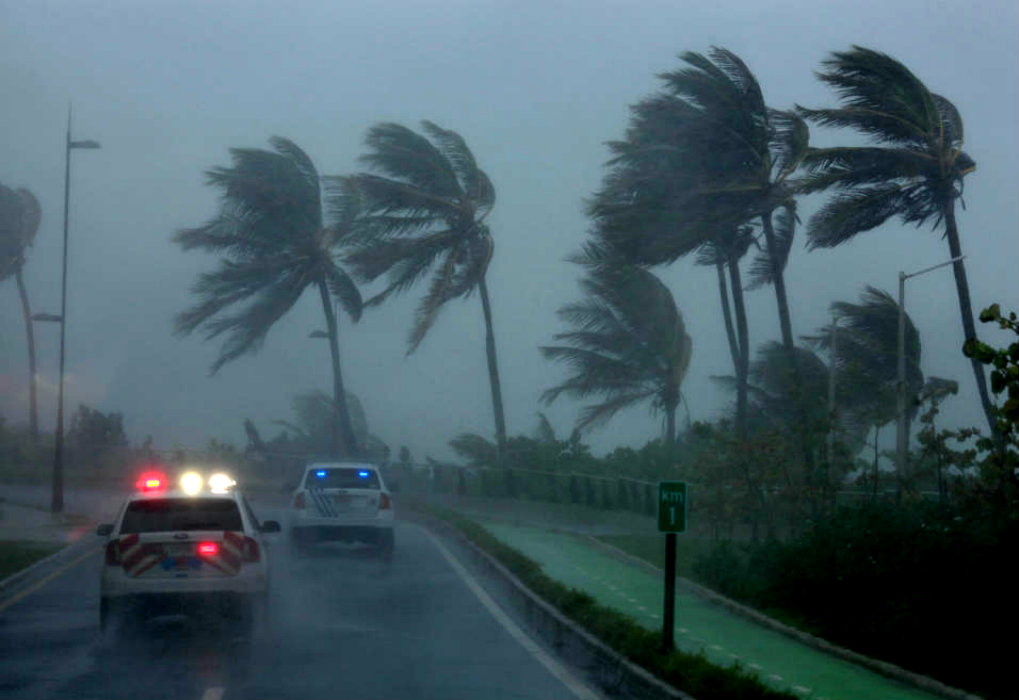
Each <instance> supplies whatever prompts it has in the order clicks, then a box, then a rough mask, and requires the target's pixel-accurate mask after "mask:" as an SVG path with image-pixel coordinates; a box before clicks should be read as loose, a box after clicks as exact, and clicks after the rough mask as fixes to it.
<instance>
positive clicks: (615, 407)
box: [541, 264, 692, 445]
mask: <svg viewBox="0 0 1019 700" xmlns="http://www.w3.org/2000/svg"><path fill="white" fill-rule="evenodd" d="M581 286H582V288H583V290H584V292H585V295H586V297H587V298H586V299H585V300H584V301H581V302H577V303H574V304H569V305H567V306H565V307H563V308H562V309H560V310H559V317H560V318H561V319H563V320H564V321H566V323H568V324H569V325H571V326H573V330H570V331H568V332H565V333H558V334H556V336H555V338H556V340H559V341H563V342H564V343H565V344H564V345H554V346H546V347H542V348H541V352H542V354H543V355H544V356H545V357H546V358H548V359H551V360H556V361H562V362H565V363H566V364H568V365H569V366H570V368H571V369H572V371H573V376H572V377H570V378H569V379H567V380H566V381H565V382H563V383H562V384H560V385H558V386H555V387H553V388H551V389H548V390H547V391H545V393H544V394H543V395H542V400H543V401H544V402H545V403H546V404H548V403H551V402H553V401H555V399H556V398H558V397H559V396H560V395H561V394H564V393H565V394H567V395H569V396H572V397H574V398H579V399H585V398H588V397H591V396H601V397H604V401H602V402H601V403H596V404H593V405H591V406H588V407H586V408H585V409H584V410H583V411H582V413H581V415H580V418H579V419H578V421H577V428H578V429H579V430H585V429H588V428H592V427H595V426H599V425H602V424H604V423H605V422H607V421H608V420H609V419H610V418H612V416H614V415H615V414H616V413H617V412H618V411H620V410H621V409H623V408H626V407H628V406H631V405H633V404H636V403H639V402H642V401H651V406H652V409H654V410H660V411H663V412H664V413H665V430H664V438H665V441H666V442H667V444H669V445H673V444H675V442H676V408H677V406H678V405H679V401H680V395H681V393H680V390H681V387H682V384H683V378H684V377H685V376H686V371H687V368H688V367H689V365H690V355H691V350H692V343H691V340H690V336H689V335H687V333H686V327H685V325H684V324H683V316H682V314H681V313H680V312H679V309H678V308H677V307H676V302H675V300H674V299H673V297H672V293H671V292H670V291H669V290H668V288H667V287H666V286H665V285H664V284H662V282H661V281H660V280H659V279H658V278H657V277H655V276H654V275H653V274H652V273H650V272H648V271H647V270H644V269H642V268H639V267H635V266H618V265H600V264H593V265H592V266H591V267H590V269H589V272H588V274H587V275H586V276H585V278H584V279H583V280H582V281H581Z"/></svg>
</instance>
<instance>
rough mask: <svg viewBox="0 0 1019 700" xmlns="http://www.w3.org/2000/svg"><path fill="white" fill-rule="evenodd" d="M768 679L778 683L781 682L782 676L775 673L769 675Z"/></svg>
mask: <svg viewBox="0 0 1019 700" xmlns="http://www.w3.org/2000/svg"><path fill="white" fill-rule="evenodd" d="M768 678H770V679H771V680H773V681H780V680H782V676H780V675H778V674H777V673H773V674H771V675H770V676H768Z"/></svg>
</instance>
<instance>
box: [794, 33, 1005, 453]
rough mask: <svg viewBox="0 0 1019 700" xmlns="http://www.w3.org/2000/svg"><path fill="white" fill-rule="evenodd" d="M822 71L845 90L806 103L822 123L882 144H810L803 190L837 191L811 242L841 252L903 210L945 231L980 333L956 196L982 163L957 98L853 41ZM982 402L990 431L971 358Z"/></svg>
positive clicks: (966, 306) (982, 383)
mask: <svg viewBox="0 0 1019 700" xmlns="http://www.w3.org/2000/svg"><path fill="white" fill-rule="evenodd" d="M822 65H823V66H824V68H825V70H824V71H822V72H821V73H819V74H818V77H819V78H820V79H821V80H822V81H823V82H825V83H827V84H828V85H830V86H832V87H833V88H834V89H835V90H836V92H837V93H838V96H839V99H840V101H841V102H842V106H841V107H840V108H837V109H804V108H802V107H801V108H799V110H800V113H801V114H802V115H803V116H805V117H806V118H807V119H809V120H811V121H814V122H816V123H818V124H821V125H824V126H834V127H839V128H848V129H853V130H855V131H857V132H860V133H861V134H863V135H865V136H867V137H869V138H870V140H871V141H872V143H873V144H874V145H869V146H855V147H849V146H847V147H839V148H821V149H811V150H810V152H809V153H808V155H807V156H806V158H805V159H804V165H805V166H806V168H807V170H808V172H809V175H808V176H807V177H806V178H805V179H804V180H803V182H802V188H801V189H802V191H803V192H817V191H821V190H827V189H834V190H835V194H834V195H833V196H832V197H831V198H830V199H829V200H828V201H827V202H826V203H825V204H824V206H823V207H821V209H820V210H818V212H817V213H816V214H814V216H813V217H812V218H811V220H810V223H809V227H808V230H807V235H808V238H809V245H810V247H811V248H833V247H835V246H838V245H842V244H843V243H845V242H847V241H849V240H851V239H853V238H854V237H855V236H856V235H857V234H859V233H862V232H864V231H869V230H871V229H873V228H877V227H878V226H880V225H881V224H883V223H884V222H886V221H887V220H888V219H890V218H892V217H895V216H898V217H899V218H900V219H901V220H902V221H903V222H904V223H907V224H916V225H917V226H922V225H924V224H930V225H931V226H932V227H933V228H935V229H943V230H944V233H945V237H946V238H947V239H948V249H949V252H950V253H951V256H952V258H955V264H954V271H955V287H956V293H957V295H958V298H959V311H960V314H961V316H962V327H963V331H964V332H965V335H966V338H976V327H975V325H974V322H973V306H972V303H971V302H970V294H969V283H968V282H967V280H966V268H965V266H964V265H963V262H962V260H960V259H959V258H960V256H961V255H962V247H961V245H960V243H959V228H958V224H957V223H956V220H955V202H956V200H957V199H959V198H961V196H962V189H963V178H964V177H965V176H966V175H968V174H969V173H971V172H973V171H974V170H975V169H976V163H975V162H974V161H973V159H972V158H971V157H970V156H969V155H968V154H967V153H966V152H964V151H963V150H962V146H963V126H962V117H961V116H960V114H959V111H958V110H957V109H956V108H955V105H953V104H952V103H951V102H950V101H949V100H947V99H946V98H944V97H942V96H941V95H938V94H936V93H933V92H931V91H930V90H928V89H927V86H926V85H924V83H923V82H922V81H921V80H920V79H919V78H918V77H916V76H915V75H914V74H913V73H912V72H910V71H909V69H907V68H906V67H905V66H904V65H902V64H901V63H899V62H898V61H896V60H895V59H894V58H892V57H891V56H888V55H886V54H883V53H880V52H878V51H873V50H871V49H866V48H863V47H860V46H854V47H853V48H852V49H851V50H850V51H845V52H835V53H833V54H832V55H831V57H830V58H828V59H827V60H825V61H824V63H823V64H822ZM972 365H973V374H974V376H975V377H976V382H977V390H978V391H979V393H980V402H981V405H982V406H983V409H984V414H985V415H986V417H987V422H988V425H989V426H990V427H991V431H992V433H996V421H995V417H994V406H993V404H992V403H991V399H990V396H989V395H988V393H987V380H986V377H985V376H984V371H983V367H982V365H981V364H980V363H979V362H978V361H976V360H972Z"/></svg>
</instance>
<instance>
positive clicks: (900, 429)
mask: <svg viewBox="0 0 1019 700" xmlns="http://www.w3.org/2000/svg"><path fill="white" fill-rule="evenodd" d="M965 257H966V256H965V255H960V256H959V257H957V258H952V259H951V260H948V261H946V262H943V263H939V264H937V265H932V266H931V267H927V268H924V269H923V270H920V271H918V272H913V273H910V274H906V273H905V272H903V271H902V270H899V343H898V345H899V348H898V377H897V383H896V392H895V393H896V401H895V404H896V412H895V416H896V422H895V428H896V429H895V469H896V471H897V472H898V476H899V478H900V479H902V478H903V477H904V476H905V475H906V452H907V449H906V448H907V446H908V445H907V443H908V442H909V435H908V434H907V433H906V280H908V279H909V278H911V277H919V276H920V275H924V274H927V273H928V272H932V271H934V270H937V269H938V268H939V267H945V266H947V265H952V264H954V263H956V262H958V261H959V260H962V259H963V258H965Z"/></svg>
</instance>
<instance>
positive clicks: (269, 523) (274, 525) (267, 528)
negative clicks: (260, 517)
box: [259, 520, 281, 534]
mask: <svg viewBox="0 0 1019 700" xmlns="http://www.w3.org/2000/svg"><path fill="white" fill-rule="evenodd" d="M259 529H260V530H261V531H262V532H264V533H267V534H268V533H270V532H280V530H281V528H280V524H279V523H278V522H276V521H275V520H265V521H263V522H262V527H261V528H259Z"/></svg>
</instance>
